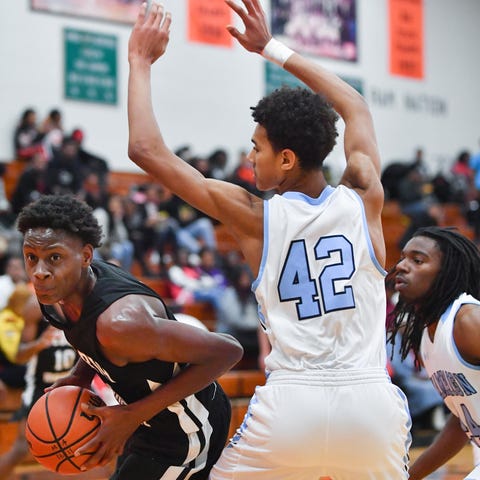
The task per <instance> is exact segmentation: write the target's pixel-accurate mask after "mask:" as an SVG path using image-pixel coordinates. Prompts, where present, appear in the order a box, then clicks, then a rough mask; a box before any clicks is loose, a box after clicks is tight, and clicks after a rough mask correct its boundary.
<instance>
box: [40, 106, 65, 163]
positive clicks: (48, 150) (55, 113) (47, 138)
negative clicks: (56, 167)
mask: <svg viewBox="0 0 480 480" xmlns="http://www.w3.org/2000/svg"><path fill="white" fill-rule="evenodd" d="M40 133H41V135H42V146H43V149H44V150H45V155H46V156H47V158H48V159H49V160H50V159H52V158H53V156H54V154H55V153H56V152H57V151H58V150H59V149H60V148H61V147H62V142H63V137H64V130H63V125H62V113H61V112H60V110H58V109H56V108H54V109H52V110H50V112H49V113H48V115H47V117H46V118H45V119H44V120H43V122H42V125H41V126H40Z"/></svg>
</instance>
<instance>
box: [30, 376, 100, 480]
mask: <svg viewBox="0 0 480 480" xmlns="http://www.w3.org/2000/svg"><path fill="white" fill-rule="evenodd" d="M82 403H87V404H90V405H92V406H95V407H98V406H102V405H105V403H104V402H103V400H102V399H101V398H100V397H99V396H97V395H95V393H93V392H91V391H90V390H87V389H86V388H82V387H76V386H73V385H69V386H65V387H58V388H55V389H54V390H52V391H50V392H48V393H46V394H45V395H43V396H42V397H40V398H39V399H38V400H37V401H36V402H35V404H34V405H33V407H32V409H31V410H30V413H29V414H28V418H27V425H26V428H25V436H26V438H27V442H28V446H29V448H30V452H31V453H32V455H33V456H34V457H35V459H36V460H37V461H38V462H39V463H41V464H42V465H43V466H44V467H46V468H48V469H49V470H52V471H54V472H57V473H61V474H63V475H71V474H76V473H81V470H80V467H81V466H82V465H83V464H84V463H85V462H86V461H87V460H88V458H89V457H90V456H91V455H92V454H93V453H95V452H87V453H84V454H83V455H80V456H79V457H75V456H74V453H75V451H76V450H77V449H78V448H80V447H81V446H82V445H84V444H85V443H86V442H88V441H89V440H90V439H91V438H93V437H94V436H95V435H96V432H97V429H98V428H99V426H100V419H99V418H98V417H95V416H93V415H86V414H85V413H84V412H82V409H81V408H80V405H81V404H82Z"/></svg>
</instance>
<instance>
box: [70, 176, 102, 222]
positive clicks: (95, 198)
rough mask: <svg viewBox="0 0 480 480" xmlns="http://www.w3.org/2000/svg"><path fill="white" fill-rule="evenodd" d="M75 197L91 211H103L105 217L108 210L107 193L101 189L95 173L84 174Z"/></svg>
mask: <svg viewBox="0 0 480 480" xmlns="http://www.w3.org/2000/svg"><path fill="white" fill-rule="evenodd" d="M77 197H78V198H80V199H81V200H84V201H85V202H86V203H88V204H89V205H90V206H91V207H92V208H93V210H95V209H97V208H99V209H103V210H104V211H105V215H106V211H107V208H108V193H107V192H106V191H105V190H104V189H103V188H102V187H101V185H100V179H99V177H98V174H97V173H95V172H88V173H87V174H86V176H85V178H84V179H83V182H82V187H81V189H80V191H79V192H78V194H77Z"/></svg>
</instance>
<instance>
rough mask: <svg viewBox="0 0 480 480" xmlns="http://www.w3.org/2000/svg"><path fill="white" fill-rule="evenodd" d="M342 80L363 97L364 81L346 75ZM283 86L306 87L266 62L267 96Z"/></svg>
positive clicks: (342, 76) (341, 76)
mask: <svg viewBox="0 0 480 480" xmlns="http://www.w3.org/2000/svg"><path fill="white" fill-rule="evenodd" d="M340 78H341V79H342V80H344V81H345V82H347V83H348V84H349V85H350V86H351V87H353V88H354V89H355V90H356V91H357V92H358V93H360V94H361V95H363V81H362V80H361V79H360V78H356V77H346V76H344V75H340ZM283 86H286V87H293V88H295V87H305V84H304V83H303V82H301V81H300V80H299V79H298V78H296V77H294V76H293V75H292V74H291V73H289V72H287V71H286V70H284V69H283V68H280V67H278V66H277V65H275V64H273V63H270V62H265V87H266V92H265V94H266V95H269V94H270V93H272V92H273V91H274V90H275V89H277V88H281V87H283Z"/></svg>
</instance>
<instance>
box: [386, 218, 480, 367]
mask: <svg viewBox="0 0 480 480" xmlns="http://www.w3.org/2000/svg"><path fill="white" fill-rule="evenodd" d="M420 236H422V237H428V238H431V239H433V240H434V241H435V242H436V243H437V245H438V248H439V249H440V251H441V252H442V257H443V258H442V264H441V267H440V271H439V272H438V274H437V277H436V278H435V280H434V282H433V284H432V286H431V288H430V290H429V291H428V292H427V293H426V294H425V295H424V297H423V298H421V299H420V300H418V301H417V302H415V304H408V303H406V302H404V301H402V300H401V299H399V301H398V303H397V304H396V306H395V309H394V310H393V313H392V317H393V318H392V326H391V334H390V336H389V338H388V341H389V342H391V343H392V345H395V335H396V333H397V332H398V331H399V330H402V335H401V338H402V343H401V346H400V354H401V358H402V360H403V359H405V357H406V356H407V355H408V353H409V352H410V351H413V353H414V355H415V365H416V367H417V368H419V367H420V342H421V339H422V334H423V331H424V329H425V328H426V327H428V326H429V325H431V324H432V323H435V322H437V321H438V320H439V319H440V317H441V315H442V314H443V312H445V310H446V309H447V308H448V306H449V305H450V304H451V303H452V302H453V301H454V300H455V299H456V298H457V297H458V296H459V295H460V294H462V293H467V294H470V295H472V296H474V297H475V298H480V283H479V281H478V280H479V278H480V252H479V250H478V247H477V246H476V245H475V243H473V242H472V241H470V240H469V239H468V238H466V237H464V236H463V235H461V234H460V233H458V232H456V231H455V229H454V228H452V227H450V228H449V227H447V228H441V227H424V228H419V229H418V230H416V231H415V233H414V234H413V236H412V238H413V237H420ZM395 270H396V267H393V269H392V270H391V271H390V272H389V274H388V275H387V279H388V278H392V276H393V275H394V273H395Z"/></svg>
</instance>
